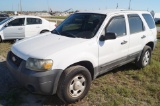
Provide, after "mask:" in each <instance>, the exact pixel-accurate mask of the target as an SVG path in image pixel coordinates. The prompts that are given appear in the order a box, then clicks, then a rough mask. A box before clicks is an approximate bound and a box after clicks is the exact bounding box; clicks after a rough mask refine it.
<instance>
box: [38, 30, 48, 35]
mask: <svg viewBox="0 0 160 106" xmlns="http://www.w3.org/2000/svg"><path fill="white" fill-rule="evenodd" d="M43 31H46V32H47V31H48V32H49V29H42V30H41V31H40V34H41V33H43Z"/></svg>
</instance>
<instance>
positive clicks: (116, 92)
mask: <svg viewBox="0 0 160 106" xmlns="http://www.w3.org/2000/svg"><path fill="white" fill-rule="evenodd" d="M159 38H160V33H158V39H159ZM10 46H11V43H10V42H4V43H0V55H3V56H4V57H6V54H7V52H8V51H9V49H10ZM159 53H160V40H158V42H157V46H156V48H155V50H154V52H153V54H152V61H151V64H150V65H148V66H147V67H145V68H144V69H137V68H136V66H135V65H134V64H133V63H130V64H127V65H125V66H122V67H120V68H117V69H115V70H113V71H111V72H109V73H107V74H105V75H103V76H101V77H99V78H97V79H95V80H94V81H93V82H92V85H91V88H90V90H89V93H88V95H87V96H86V97H85V98H84V99H83V100H82V101H79V102H77V103H75V104H70V105H71V106H76V105H84V106H90V105H96V106H159V105H160V55H159ZM11 94H12V93H11ZM0 99H1V98H0ZM7 99H8V100H10V101H14V102H11V103H12V105H13V104H14V103H15V104H16V103H17V102H15V101H17V100H18V98H15V97H14V95H13V96H12V95H11V96H10V95H9V96H7ZM53 101H54V100H53Z"/></svg>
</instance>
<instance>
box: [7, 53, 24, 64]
mask: <svg viewBox="0 0 160 106" xmlns="http://www.w3.org/2000/svg"><path fill="white" fill-rule="evenodd" d="M9 59H10V60H11V61H12V63H13V64H15V65H16V66H17V67H19V66H20V64H21V62H22V61H23V60H22V59H21V58H19V57H18V56H16V55H15V54H14V53H13V52H10V55H9Z"/></svg>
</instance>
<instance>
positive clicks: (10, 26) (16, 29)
mask: <svg viewBox="0 0 160 106" xmlns="http://www.w3.org/2000/svg"><path fill="white" fill-rule="evenodd" d="M24 23H25V18H17V19H14V20H12V21H10V22H9V23H7V24H6V25H5V26H4V28H3V35H4V38H5V39H19V38H24V37H25V26H24Z"/></svg>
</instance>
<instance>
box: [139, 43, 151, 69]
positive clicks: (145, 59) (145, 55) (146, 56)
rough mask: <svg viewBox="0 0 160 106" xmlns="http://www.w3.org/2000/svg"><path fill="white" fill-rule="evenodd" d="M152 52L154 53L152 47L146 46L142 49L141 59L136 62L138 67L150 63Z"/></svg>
mask: <svg viewBox="0 0 160 106" xmlns="http://www.w3.org/2000/svg"><path fill="white" fill-rule="evenodd" d="M151 53H152V49H151V47H149V46H145V47H144V49H143V51H142V54H141V57H140V59H139V60H138V61H137V62H136V65H137V66H138V68H144V67H145V66H147V65H148V64H150V61H151Z"/></svg>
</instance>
